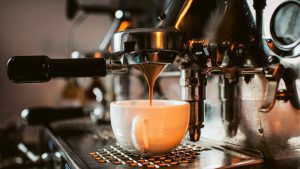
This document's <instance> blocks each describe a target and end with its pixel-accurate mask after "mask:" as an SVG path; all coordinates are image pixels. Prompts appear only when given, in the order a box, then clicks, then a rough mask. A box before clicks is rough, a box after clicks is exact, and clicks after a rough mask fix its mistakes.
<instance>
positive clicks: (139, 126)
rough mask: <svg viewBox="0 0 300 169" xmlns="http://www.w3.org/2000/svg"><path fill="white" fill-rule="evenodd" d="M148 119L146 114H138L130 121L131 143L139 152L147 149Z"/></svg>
mask: <svg viewBox="0 0 300 169" xmlns="http://www.w3.org/2000/svg"><path fill="white" fill-rule="evenodd" d="M148 132H149V120H148V118H147V116H146V115H143V114H141V115H138V116H136V117H135V118H134V119H133V121H132V126H131V137H132V141H133V145H134V146H135V148H136V149H137V150H138V151H140V152H141V153H144V152H147V151H148V150H149V139H148Z"/></svg>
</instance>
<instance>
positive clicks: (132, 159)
mask: <svg viewBox="0 0 300 169" xmlns="http://www.w3.org/2000/svg"><path fill="white" fill-rule="evenodd" d="M209 150H211V149H209V148H204V147H200V146H197V145H193V144H181V145H179V146H178V147H177V148H175V149H174V150H172V151H171V152H170V153H168V154H166V155H161V156H150V157H141V156H139V155H135V154H132V153H130V152H128V151H126V150H124V149H123V148H122V147H120V146H118V145H111V146H107V147H104V148H101V149H98V150H97V151H96V152H91V153H89V155H90V156H92V157H93V158H94V159H95V160H97V161H98V162H99V163H102V164H103V163H112V164H114V165H122V164H127V165H129V166H132V167H135V166H138V167H146V168H161V167H170V166H174V165H187V164H188V163H192V162H193V161H194V160H195V159H197V158H199V155H200V152H201V151H209Z"/></svg>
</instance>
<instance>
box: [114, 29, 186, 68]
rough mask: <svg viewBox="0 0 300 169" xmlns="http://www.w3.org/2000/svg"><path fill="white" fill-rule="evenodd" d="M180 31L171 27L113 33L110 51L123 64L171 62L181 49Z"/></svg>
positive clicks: (181, 38)
mask: <svg viewBox="0 0 300 169" xmlns="http://www.w3.org/2000/svg"><path fill="white" fill-rule="evenodd" d="M182 40H183V36H182V33H181V32H179V31H177V30H176V29H172V28H139V29H131V30H126V31H122V32H118V33H115V35H114V36H113V38H112V52H113V54H114V55H119V56H122V57H123V59H122V60H123V64H128V65H134V64H142V63H172V62H173V61H174V60H175V57H176V55H177V54H178V53H180V51H182V49H183V43H182Z"/></svg>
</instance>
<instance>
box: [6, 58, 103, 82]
mask: <svg viewBox="0 0 300 169" xmlns="http://www.w3.org/2000/svg"><path fill="white" fill-rule="evenodd" d="M7 75H8V78H9V80H10V81H12V82H15V83H40V82H47V81H49V80H50V79H51V78H55V77H67V78H68V77H104V76H106V60H105V59H104V58H80V59H50V58H49V57H48V56H13V57H11V58H10V59H9V60H8V62H7Z"/></svg>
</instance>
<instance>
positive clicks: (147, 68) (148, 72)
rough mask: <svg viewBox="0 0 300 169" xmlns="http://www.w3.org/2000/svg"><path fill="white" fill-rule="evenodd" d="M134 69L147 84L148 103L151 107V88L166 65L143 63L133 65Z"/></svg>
mask: <svg viewBox="0 0 300 169" xmlns="http://www.w3.org/2000/svg"><path fill="white" fill-rule="evenodd" d="M133 67H134V68H136V69H137V70H139V71H141V72H142V73H143V75H144V77H145V79H146V81H147V84H148V94H149V101H150V106H152V96H153V88H154V84H155V81H156V79H157V77H158V75H159V74H160V72H162V71H163V70H164V69H165V67H166V64H162V63H144V64H136V65H133Z"/></svg>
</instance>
